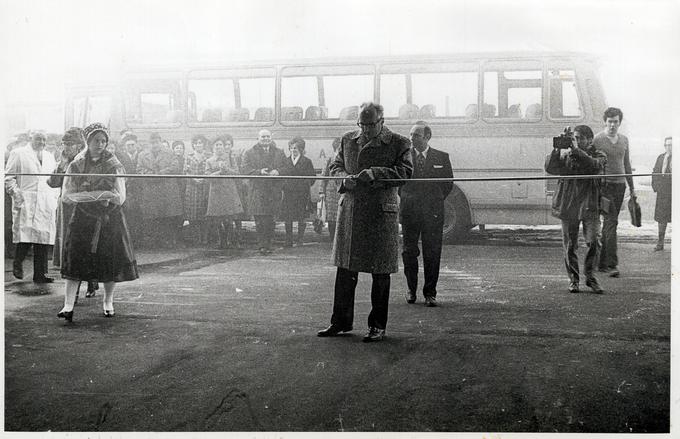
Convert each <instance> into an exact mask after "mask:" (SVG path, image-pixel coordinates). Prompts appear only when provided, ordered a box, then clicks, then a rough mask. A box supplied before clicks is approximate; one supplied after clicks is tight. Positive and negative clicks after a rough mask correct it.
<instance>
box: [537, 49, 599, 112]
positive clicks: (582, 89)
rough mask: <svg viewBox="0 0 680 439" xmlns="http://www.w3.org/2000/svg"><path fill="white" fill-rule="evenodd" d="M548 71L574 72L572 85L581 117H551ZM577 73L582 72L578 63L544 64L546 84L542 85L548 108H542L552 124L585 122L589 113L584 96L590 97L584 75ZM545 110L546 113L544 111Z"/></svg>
mask: <svg viewBox="0 0 680 439" xmlns="http://www.w3.org/2000/svg"><path fill="white" fill-rule="evenodd" d="M550 70H571V71H573V72H574V78H575V79H574V84H576V97H577V98H578V104H579V106H580V107H581V116H579V117H564V116H563V117H553V116H552V112H551V111H550V108H551V107H550V99H551V98H552V95H551V87H550V84H548V83H547V80H549V79H550V78H549V77H548V72H549V71H550ZM579 72H582V69H581V68H580V66H579V65H578V63H573V62H568V61H547V62H546V63H545V78H546V83H545V84H544V86H545V93H546V94H547V98H546V102H547V103H548V106H547V107H546V106H545V105H544V108H543V113H544V116H545V117H547V119H548V120H550V121H554V122H560V123H563V122H583V121H585V120H587V114H586V113H587V112H588V111H589V110H588V109H586V106H585V105H584V102H585V101H584V94H586V93H587V94H588V95H590V91H589V90H587V87H586V83H585V82H583V81H584V75H583V74H580V73H579ZM546 110H547V111H546Z"/></svg>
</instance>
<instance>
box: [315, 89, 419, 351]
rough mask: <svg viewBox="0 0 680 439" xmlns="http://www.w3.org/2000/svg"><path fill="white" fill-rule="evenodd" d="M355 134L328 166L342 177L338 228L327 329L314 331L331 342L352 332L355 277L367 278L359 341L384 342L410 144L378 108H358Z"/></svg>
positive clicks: (396, 268) (410, 168)
mask: <svg viewBox="0 0 680 439" xmlns="http://www.w3.org/2000/svg"><path fill="white" fill-rule="evenodd" d="M357 125H358V126H359V130H356V131H350V132H348V133H346V134H345V135H344V136H342V140H341V143H340V147H339V148H338V152H337V154H336V155H335V159H334V160H333V163H331V165H330V173H331V175H333V176H342V177H345V178H344V180H343V182H342V185H341V186H340V189H339V192H340V193H341V194H342V197H341V198H340V203H339V206H338V217H337V218H338V224H337V229H336V232H335V239H334V242H333V259H334V264H335V265H336V266H337V267H338V270H337V274H336V277H335V295H334V299H333V315H332V316H331V325H330V326H329V327H328V328H326V329H324V330H322V331H319V332H318V335H319V337H330V336H335V335H338V334H339V333H340V332H347V331H351V330H352V323H353V320H354V295H355V290H356V286H357V281H358V276H359V272H363V273H371V275H372V277H373V285H372V286H371V312H370V314H369V315H368V332H367V333H366V335H365V336H364V339H363V341H365V342H370V341H379V340H382V339H383V338H384V337H385V327H386V325H387V305H388V303H389V298H390V274H391V273H396V272H397V271H399V264H398V260H399V222H398V213H399V196H398V194H397V187H398V186H401V185H403V184H404V182H403V181H392V180H397V179H398V180H402V179H408V178H411V173H412V172H413V164H412V162H411V152H410V147H409V146H410V144H409V141H408V139H407V138H406V137H403V136H400V135H398V134H395V133H393V132H391V131H390V130H388V129H387V128H386V127H384V126H383V107H382V106H381V105H378V104H374V103H373V102H368V103H364V104H362V105H361V110H360V112H359V120H358V121H357Z"/></svg>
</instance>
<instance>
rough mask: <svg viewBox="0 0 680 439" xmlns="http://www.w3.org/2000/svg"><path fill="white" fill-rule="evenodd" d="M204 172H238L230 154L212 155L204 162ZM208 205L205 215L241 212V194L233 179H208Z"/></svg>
mask: <svg viewBox="0 0 680 439" xmlns="http://www.w3.org/2000/svg"><path fill="white" fill-rule="evenodd" d="M205 173H206V174H209V175H210V174H211V175H235V174H238V166H236V161H235V160H234V158H233V157H232V155H231V154H228V155H225V156H224V157H219V156H217V155H214V156H212V157H210V158H209V159H208V160H206V162H205ZM208 184H209V185H210V191H209V194H208V207H207V209H206V214H205V215H206V216H231V215H238V214H239V213H243V205H242V204H241V196H240V195H239V193H238V188H237V187H236V181H235V180H229V179H216V178H213V179H210V181H209V183H208Z"/></svg>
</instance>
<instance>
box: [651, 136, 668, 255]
mask: <svg viewBox="0 0 680 439" xmlns="http://www.w3.org/2000/svg"><path fill="white" fill-rule="evenodd" d="M663 144H664V148H665V149H666V152H664V153H663V154H661V155H660V156H659V157H657V159H656V163H655V164H654V170H653V171H652V172H653V173H654V174H657V175H652V189H653V190H654V192H656V206H655V208H654V221H656V222H658V223H659V241H658V242H657V243H656V247H654V250H663V241H664V238H665V237H666V226H667V225H668V223H670V222H671V201H672V199H673V194H672V188H673V184H672V172H673V167H672V161H673V156H672V154H671V151H672V147H673V139H672V138H671V137H666V138H665V139H664V142H663Z"/></svg>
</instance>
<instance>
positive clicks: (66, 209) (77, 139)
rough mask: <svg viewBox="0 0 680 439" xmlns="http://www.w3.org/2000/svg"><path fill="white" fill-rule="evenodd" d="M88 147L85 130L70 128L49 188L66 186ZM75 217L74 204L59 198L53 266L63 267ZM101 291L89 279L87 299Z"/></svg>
mask: <svg viewBox="0 0 680 439" xmlns="http://www.w3.org/2000/svg"><path fill="white" fill-rule="evenodd" d="M85 147H86V145H85V137H84V135H83V130H82V129H80V128H78V127H73V128H69V129H68V130H67V131H66V133H64V136H63V137H62V139H61V148H60V149H61V157H60V160H59V163H58V164H57V169H56V170H55V171H54V173H53V174H52V176H50V178H49V179H48V180H47V184H48V186H50V187H52V188H59V189H61V188H62V186H63V184H64V176H63V174H64V173H65V172H66V169H68V166H69V165H70V164H71V162H72V161H73V159H74V158H75V156H76V155H77V154H78V153H79V152H80V151H82V150H83V149H84V148H85ZM72 216H73V204H70V203H64V202H63V199H62V197H61V196H60V197H59V201H58V205H57V236H56V238H55V240H54V249H53V252H52V265H54V266H55V267H61V261H62V260H63V259H64V258H63V254H64V245H63V242H64V235H65V234H66V226H67V223H68V221H69V220H70V219H71V217H72ZM98 289H99V283H98V282H97V281H96V279H89V280H88V281H87V292H86V293H85V297H93V296H94V295H95V294H96V293H95V292H96V290H98ZM79 290H80V284H78V289H77V290H76V297H77V296H78V291H79Z"/></svg>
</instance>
